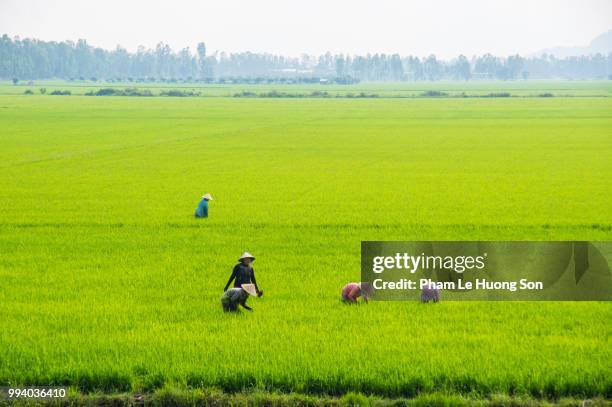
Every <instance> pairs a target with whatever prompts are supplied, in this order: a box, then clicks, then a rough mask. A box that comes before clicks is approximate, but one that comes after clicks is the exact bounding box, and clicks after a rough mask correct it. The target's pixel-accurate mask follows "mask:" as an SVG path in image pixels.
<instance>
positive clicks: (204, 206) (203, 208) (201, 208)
mask: <svg viewBox="0 0 612 407" xmlns="http://www.w3.org/2000/svg"><path fill="white" fill-rule="evenodd" d="M212 200H213V197H212V195H210V194H204V195H203V196H202V199H201V200H200V203H199V204H198V207H197V208H196V211H195V217H196V218H208V201H212Z"/></svg>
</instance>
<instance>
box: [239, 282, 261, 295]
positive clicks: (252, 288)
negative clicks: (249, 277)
mask: <svg viewBox="0 0 612 407" xmlns="http://www.w3.org/2000/svg"><path fill="white" fill-rule="evenodd" d="M240 287H241V288H242V289H243V290H244V291H246V292H247V293H249V294H250V295H252V296H253V297H257V290H256V289H255V284H242V285H241V286H240Z"/></svg>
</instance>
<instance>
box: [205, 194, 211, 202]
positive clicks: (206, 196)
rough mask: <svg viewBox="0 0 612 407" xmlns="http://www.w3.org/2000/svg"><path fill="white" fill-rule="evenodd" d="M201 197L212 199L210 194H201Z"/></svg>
mask: <svg viewBox="0 0 612 407" xmlns="http://www.w3.org/2000/svg"><path fill="white" fill-rule="evenodd" d="M202 199H208V200H209V201H212V200H213V197H212V195H211V194H204V195H202Z"/></svg>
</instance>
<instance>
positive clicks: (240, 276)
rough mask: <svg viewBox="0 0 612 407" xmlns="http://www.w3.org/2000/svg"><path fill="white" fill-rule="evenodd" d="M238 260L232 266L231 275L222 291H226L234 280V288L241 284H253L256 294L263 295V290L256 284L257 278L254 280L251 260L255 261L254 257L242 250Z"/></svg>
mask: <svg viewBox="0 0 612 407" xmlns="http://www.w3.org/2000/svg"><path fill="white" fill-rule="evenodd" d="M238 261H239V263H238V264H236V265H235V266H234V270H232V275H231V276H230V278H229V280H228V281H227V284H225V288H224V289H223V291H227V289H228V288H229V286H230V284H232V281H234V288H240V287H242V285H243V284H253V285H254V286H255V290H256V291H257V296H259V297H261V296H262V295H263V290H260V289H259V287H258V286H257V280H255V270H253V262H254V261H255V257H254V256H253V255H252V254H251V253H249V252H244V253H243V254H242V256H240V258H239V259H238Z"/></svg>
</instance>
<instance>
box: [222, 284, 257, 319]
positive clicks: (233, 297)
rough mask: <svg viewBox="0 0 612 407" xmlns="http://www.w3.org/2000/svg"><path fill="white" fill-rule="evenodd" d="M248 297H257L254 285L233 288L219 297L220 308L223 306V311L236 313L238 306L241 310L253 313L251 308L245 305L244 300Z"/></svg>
mask: <svg viewBox="0 0 612 407" xmlns="http://www.w3.org/2000/svg"><path fill="white" fill-rule="evenodd" d="M249 295H252V296H253V297H255V296H256V295H258V293H257V290H256V289H255V285H253V284H243V285H242V287H239V288H238V287H235V288H230V289H229V290H226V291H225V293H223V296H222V297H221V306H223V311H226V312H228V311H229V312H234V311H238V305H241V306H242V308H244V309H246V310H248V311H253V309H252V308H251V307H249V306H248V305H246V300H247V299H248V298H249Z"/></svg>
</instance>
